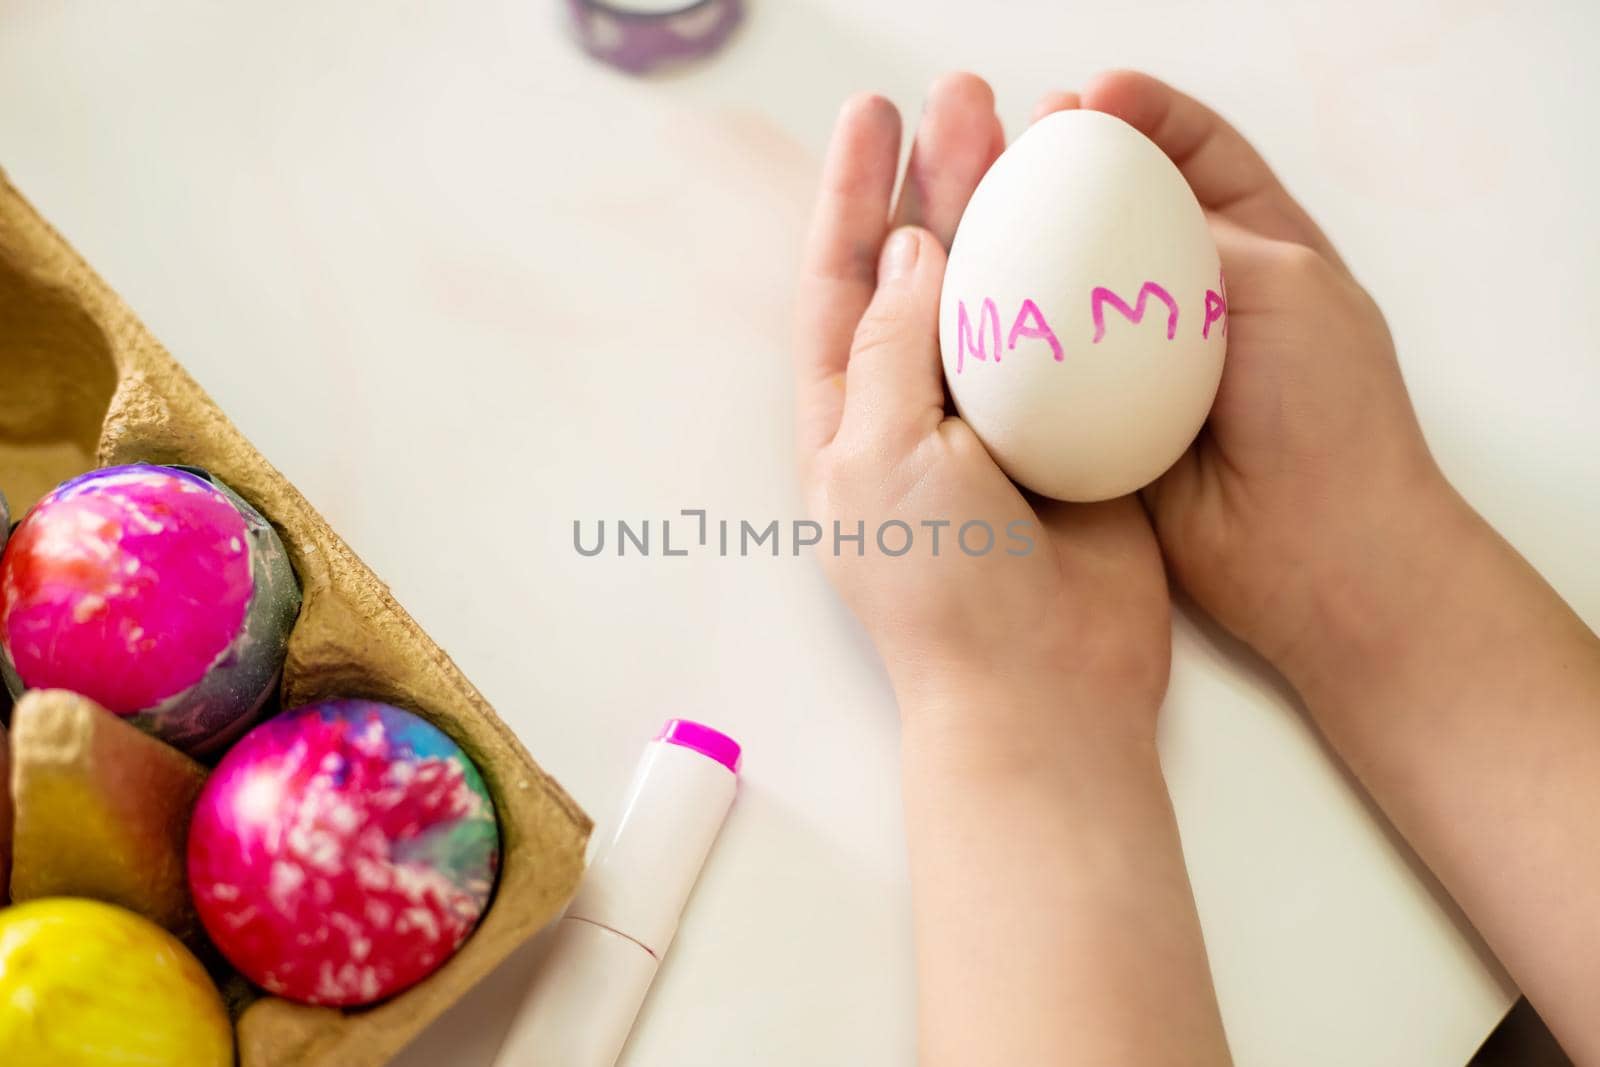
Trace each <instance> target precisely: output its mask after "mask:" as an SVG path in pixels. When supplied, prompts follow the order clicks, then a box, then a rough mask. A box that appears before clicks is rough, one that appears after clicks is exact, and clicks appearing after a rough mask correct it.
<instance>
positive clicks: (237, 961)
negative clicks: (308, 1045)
mask: <svg viewBox="0 0 1600 1067" xmlns="http://www.w3.org/2000/svg"><path fill="white" fill-rule="evenodd" d="M499 863H500V832H499V825H498V823H497V821H496V819H495V811H494V804H493V802H492V801H491V800H490V798H489V793H488V791H487V790H486V789H485V788H484V784H483V779H482V778H481V777H480V776H479V774H478V771H477V768H475V767H474V766H473V765H472V763H471V761H470V760H468V759H467V757H466V755H465V754H464V753H463V752H462V751H461V749H460V748H459V747H457V746H456V744H455V742H453V741H451V740H450V738H448V737H446V736H445V735H444V734H443V733H441V732H440V731H439V730H438V729H436V728H435V727H433V726H431V725H429V724H428V723H427V722H425V721H423V720H422V719H420V718H418V717H417V716H415V715H413V714H411V713H410V712H407V711H402V710H401V709H399V708H395V707H391V706H390V705H388V704H380V703H376V702H374V701H367V700H332V701H327V702H325V703H322V704H313V705H308V706H306V707H303V708H298V709H296V710H294V711H288V712H285V713H283V714H282V715H279V716H277V717H276V718H273V719H269V720H268V721H266V722H264V723H262V724H261V725H260V726H258V727H256V728H255V729H254V730H252V731H250V733H249V734H247V735H245V737H244V739H243V740H241V741H240V742H239V743H238V744H237V745H235V746H234V747H233V748H232V749H230V750H229V752H228V754H227V755H226V756H224V757H223V759H222V762H221V763H219V764H218V765H217V769H216V771H215V772H213V773H212V775H211V778H210V779H209V780H208V781H207V782H206V786H205V789H204V790H203V791H202V792H201V794H200V800H199V803H198V804H196V806H195V812H194V818H193V820H192V821H191V823H190V827H189V888H190V891H191V892H192V893H193V895H194V901H195V907H196V909H197V910H198V911H199V913H200V920H201V922H202V923H203V924H204V925H205V928H206V933H208V934H209V935H210V936H211V940H212V941H213V942H214V943H215V944H216V946H217V947H218V948H219V949H221V950H222V953H223V955H225V956H227V957H228V959H229V960H230V961H231V962H232V963H233V965H234V966H235V967H237V968H238V969H239V971H240V972H241V973H243V974H244V975H245V977H247V978H249V979H250V980H251V981H253V982H255V983H256V984H257V985H259V986H261V987H262V988H264V989H266V990H267V991H268V992H271V993H275V994H277V995H279V996H282V997H288V998H290V999H293V1000H300V1001H305V1002H308V1003H312V1004H330V1005H342V1006H349V1005H357V1004H370V1003H372V1002H373V1001H375V1000H381V999H383V998H385V997H388V996H392V995H393V994H395V993H398V992H400V991H401V990H403V989H406V988H407V987H409V986H411V985H413V984H414V983H416V982H418V981H420V980H421V979H423V978H425V977H426V976H427V975H429V974H431V973H432V972H433V971H434V970H435V969H436V968H438V967H439V966H440V965H442V964H443V963H444V962H445V961H446V960H447V959H449V958H450V956H451V954H452V953H454V952H455V950H456V949H457V948H459V947H460V946H461V943H462V942H463V941H465V940H466V938H467V935H468V934H470V933H471V932H472V930H473V928H474V927H475V926H476V925H477V922H478V919H479V918H480V917H481V916H482V914H483V912H484V909H485V908H486V907H487V906H488V902H489V894H490V891H491V889H492V888H493V886H494V879H495V874H496V872H497V871H498V869H499Z"/></svg>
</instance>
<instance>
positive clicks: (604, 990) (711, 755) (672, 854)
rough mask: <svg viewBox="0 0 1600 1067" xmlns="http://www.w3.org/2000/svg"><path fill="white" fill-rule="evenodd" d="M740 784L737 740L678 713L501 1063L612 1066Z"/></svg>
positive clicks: (536, 983) (567, 921)
mask: <svg viewBox="0 0 1600 1067" xmlns="http://www.w3.org/2000/svg"><path fill="white" fill-rule="evenodd" d="M738 781H739V745H738V742H736V741H734V740H733V739H732V738H731V737H728V736H727V735H726V734H722V733H719V732H717V731H716V730H713V729H712V728H711V727H709V726H702V725H700V724H699V723H697V722H690V721H689V720H687V719H673V720H672V721H670V722H668V723H667V725H666V726H665V727H663V728H662V730H661V734H660V736H658V737H657V738H656V739H655V740H654V741H652V742H651V743H650V744H649V745H648V746H646V748H645V753H644V758H643V759H642V760H641V761H640V763H639V769H638V770H637V771H635V772H634V776H633V784H632V785H631V786H630V787H629V788H628V796H627V799H626V800H625V801H624V802H623V805H622V820H621V822H620V823H619V824H618V826H617V829H616V832H615V833H614V834H613V835H612V837H611V841H610V843H609V844H607V845H606V846H605V848H604V850H603V851H602V852H601V853H600V856H599V857H598V858H597V859H596V860H595V862H594V863H593V864H591V865H590V867H589V872H588V874H587V875H585V876H584V880H583V885H582V886H580V887H579V889H578V895H577V896H576V897H574V898H573V901H572V904H571V905H570V906H569V907H568V908H567V913H566V915H565V916H564V917H563V918H562V920H561V922H560V924H559V925H558V926H557V927H556V929H555V931H554V932H553V934H552V941H551V945H550V952H549V955H547V956H546V957H545V959H544V962H543V964H542V965H541V967H540V969H539V973H538V975H537V976H536V977H535V978H534V980H533V985H532V986H531V987H530V988H529V990H528V996H527V999H526V1000H525V1001H524V1002H523V1004H522V1008H521V1010H520V1011H519V1012H518V1013H517V1017H516V1020H515V1021H514V1022H513V1023H512V1025H511V1031H510V1033H509V1034H508V1035H507V1037H506V1041H505V1044H504V1045H503V1046H502V1047H501V1049H500V1056H499V1058H498V1059H496V1060H495V1064H496V1067H613V1065H614V1064H615V1063H616V1061H617V1057H618V1056H619V1055H620V1054H621V1053H622V1046H623V1045H624V1044H626V1043H627V1040H628V1032H629V1031H630V1030H631V1029H632V1028H633V1020H634V1018H635V1017H636V1016H637V1015H638V1014H639V1008H640V1006H641V1005H642V1004H643V1003H644V998H645V994H646V993H647V992H648V991H649V989H650V982H651V980H652V979H654V978H655V974H656V968H657V967H658V966H659V965H660V962H661V957H662V956H664V955H666V952H667V946H668V945H670V944H671V943H672V935H673V934H674V933H675V932H676V931H677V928H678V917H679V916H680V915H681V914H682V913H683V908H684V905H685V904H686V903H688V900H689V894H690V893H691V892H692V891H693V889H694V883H695V881H696V879H697V878H699V876H700V868H701V867H702V866H703V865H704V864H705V860H706V856H707V855H708V854H709V853H710V852H711V846H712V844H713V843H714V842H715V841H716V839H717V833H718V832H719V831H720V830H721V829H722V823H723V820H724V819H725V818H726V817H727V814H728V808H729V807H730V806H731V805H732V804H733V795H734V792H735V790H736V788H737V786H738Z"/></svg>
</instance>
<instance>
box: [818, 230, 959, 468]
mask: <svg viewBox="0 0 1600 1067" xmlns="http://www.w3.org/2000/svg"><path fill="white" fill-rule="evenodd" d="M944 262H945V253H944V246H943V245H941V244H940V243H939V240H938V238H936V237H935V236H934V235H933V234H931V233H929V232H928V231H927V230H924V229H921V228H920V227H916V226H902V227H900V228H898V229H896V230H895V231H894V232H893V233H891V234H890V235H889V239H888V240H887V241H886V242H884V247H883V256H882V259H881V261H880V263H879V267H878V291H877V293H875V294H874V295H873V298H872V303H871V305H870V306H868V308H867V310H866V313H865V314H864V315H862V316H861V325H860V326H859V327H858V328H857V329H856V336H855V344H854V345H853V347H852V348H851V351H850V368H849V371H848V372H847V375H846V377H847V385H846V388H845V410H844V421H843V424H842V425H841V426H840V430H839V433H840V436H841V437H849V438H855V439H857V440H873V441H879V442H885V443H890V444H891V445H893V443H895V442H897V441H898V442H902V443H908V442H911V441H914V440H917V439H920V437H921V436H922V435H924V434H926V433H928V432H930V431H931V430H933V429H934V428H935V427H937V426H938V425H939V422H940V421H941V420H942V419H943V418H944V378H943V372H942V370H941V368H940V364H939V290H940V286H941V284H942V283H943V281H944Z"/></svg>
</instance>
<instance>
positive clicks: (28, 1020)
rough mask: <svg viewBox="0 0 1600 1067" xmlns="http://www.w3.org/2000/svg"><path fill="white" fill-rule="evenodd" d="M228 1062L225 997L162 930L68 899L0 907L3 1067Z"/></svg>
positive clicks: (222, 1066) (197, 1066) (218, 1066)
mask: <svg viewBox="0 0 1600 1067" xmlns="http://www.w3.org/2000/svg"><path fill="white" fill-rule="evenodd" d="M232 1063H233V1030H232V1028H231V1027H230V1026H229V1025H228V1013H227V1011H226V1009H225V1008H224V1007H223V1005H222V998H221V997H220V996H219V995H218V994H217V990H216V987H215V986H213V985H212V984H211V979H210V977H209V976H208V975H207V974H206V971H205V968H204V967H202V966H200V961H199V960H197V959H195V958H194V956H193V955H192V954H190V952H189V950H188V949H186V948H184V947H183V944H182V943H181V942H180V941H179V940H178V939H177V938H175V937H173V936H172V935H171V934H169V933H167V932H166V931H165V930H163V929H161V928H160V927H159V926H156V925H155V924H154V923H152V922H149V921H148V920H146V919H142V918H140V917H139V916H137V915H135V914H133V913H132V912H130V911H124V910H123V909H121V908H115V907H112V906H111V905H109V904H102V903H100V902H98V901H93V900H77V899H69V898H65V897H61V898H52V899H45V900H34V901H29V902H28V903H26V904H16V905H13V906H11V907H9V908H4V909H0V1064H6V1065H11V1064H16V1065H17V1067H23V1065H28V1067H35V1065H36V1067H46V1065H48V1067H152V1065H155V1064H173V1065H178V1064H182V1065H183V1067H230V1065H231V1064H232Z"/></svg>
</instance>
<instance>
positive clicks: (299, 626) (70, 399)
mask: <svg viewBox="0 0 1600 1067" xmlns="http://www.w3.org/2000/svg"><path fill="white" fill-rule="evenodd" d="M137 461H144V462H151V463H166V464H182V465H186V466H195V467H203V468H205V469H206V470H208V471H211V472H212V473H214V474H215V475H216V476H217V477H218V478H220V479H222V481H224V482H226V483H227V485H228V486H229V487H230V488H232V489H233V490H234V491H235V492H236V493H238V494H239V495H240V496H241V497H243V498H244V499H245V500H247V501H249V502H250V503H251V504H252V505H254V506H255V508H256V509H257V510H258V511H260V512H261V513H262V514H263V515H265V516H266V517H267V519H268V520H269V521H271V523H272V525H273V526H274V527H275V528H276V529H277V531H278V534H279V535H280V536H281V537H282V538H283V543H284V545H285V546H286V547H287V548H288V551H289V556H290V559H291V560H292V562H293V564H294V569H295V573H296V574H297V575H298V576H299V579H300V583H301V586H302V589H303V593H304V605H303V607H302V608H301V612H300V616H299V619H298V621H297V623H296V625H295V628H294V631H293V633H292V634H291V636H290V638H289V644H288V658H287V660H286V662H285V665H284V670H283V683H282V705H283V706H284V707H294V706H297V705H300V704H305V703H310V702H312V701H317V700H323V699H327V698H332V697H342V696H349V697H366V698H370V699H374V700H381V701H386V702H388V703H391V704H396V705H399V706H401V707H404V708H408V709H410V710H412V711H415V712H417V713H418V714H420V715H422V716H423V717H424V718H426V719H428V720H429V721H431V722H432V723H434V724H435V725H436V726H438V727H439V728H440V729H442V730H443V731H444V732H445V733H447V734H449V735H450V736H451V737H452V738H453V739H454V740H455V741H456V742H457V743H458V744H460V745H461V747H462V748H463V749H464V750H465V751H466V753H467V755H468V756H470V757H471V759H472V760H473V762H474V763H476V764H477V766H478V769H479V770H480V771H481V772H482V774H483V778H484V781H485V783H486V784H487V786H488V788H489V791H490V793H491V795H492V796H493V797H494V802H495V808H496V812H497V814H498V817H499V821H500V833H501V849H502V859H501V868H500V876H499V881H498V883H497V886H496V890H495V895H494V898H493V900H492V902H491V904H490V906H489V910H488V911H487V912H486V913H485V914H484V916H483V919H482V922H481V923H480V925H479V926H478V928H477V929H476V931H475V932H474V933H473V935H472V936H471V937H470V938H469V939H468V940H467V942H466V943H465V944H464V945H463V946H462V947H461V949H460V950H459V951H458V952H457V953H456V954H455V955H454V956H453V957H452V958H451V959H450V960H449V962H447V963H446V964H445V965H444V966H443V967H441V968H440V969H439V970H438V971H436V972H434V973H433V974H432V975H431V976H429V977H428V978H427V979H425V980H424V981H422V982H421V983H419V984H418V985H416V986H413V987H412V988H411V989H409V990H407V991H406V992H404V993H402V994H400V995H398V996H396V997H394V998H392V999H390V1000H387V1001H384V1002H382V1003H380V1004H377V1005H374V1006H372V1007H368V1008H362V1009H355V1010H338V1009H333V1008H326V1007H315V1006H310V1005H305V1004H297V1003H292V1002H290V1001H287V1000H282V999H279V998H276V997H271V996H266V995H262V996H261V997H260V998H259V999H256V1000H254V1001H253V1002H251V1003H250V1004H249V1005H248V1006H247V1007H245V1008H244V1010H243V1011H242V1013H241V1014H240V1015H239V1017H238V1018H237V1020H236V1032H237V1037H238V1048H239V1062H240V1063H241V1064H242V1065H243V1067H376V1065H378V1064H381V1063H384V1062H386V1061H387V1060H388V1059H390V1058H391V1057H392V1056H393V1055H394V1054H395V1053H396V1052H398V1051H399V1050H400V1048H401V1047H402V1046H404V1045H405V1044H406V1043H407V1042H408V1041H409V1040H410V1039H411V1038H412V1037H414V1036H415V1035H416V1034H417V1033H419V1032H420V1031H421V1030H422V1029H423V1028H424V1027H426V1026H427V1025H428V1023H429V1022H430V1021H432V1020H433V1019H435V1018H437V1017H438V1016H439V1015H440V1014H442V1013H443V1012H444V1011H445V1009H446V1008H448V1007H449V1006H450V1005H451V1004H452V1003H454V1002H455V1001H456V1000H457V999H459V998H460V997H461V996H462V994H464V993H465V992H466V991H467V990H468V989H469V988H471V987H472V986H473V984H474V983H476V982H478V981H479V980H480V979H482V978H483V977H484V976H485V975H487V974H488V973H489V972H490V971H491V970H493V969H494V968H495V966H496V965H498V964H499V963H500V962H501V961H502V960H504V959H505V958H506V957H507V956H508V955H510V954H511V952H512V951H513V950H514V949H516V948H517V946H518V945H520V944H522V943H523V942H525V941H527V940H528V939H529V938H531V937H532V936H533V935H534V934H535V933H536V932H537V931H538V930H539V929H540V927H542V926H544V925H545V923H546V922H548V921H549V920H550V919H551V918H553V917H554V916H555V914H556V913H557V912H558V911H559V910H560V909H561V908H562V906H564V905H565V903H566V902H567V900H568V898H569V897H570V896H571V895H572V893H573V891H574V890H575V889H576V888H577V884H578V880H579V877H580V875H581V873H582V870H583V858H584V847H585V845H586V843H587V840H588V836H589V831H590V829H591V823H590V820H589V818H588V816H586V815H585V814H584V812H583V811H582V810H581V809H580V808H579V807H578V806H577V804H575V803H574V802H573V801H572V799H571V798H570V797H568V796H567V794H566V793H565V792H564V791H563V790H562V789H561V787H560V786H559V785H558V784H557V783H556V782H555V781H554V780H553V779H552V778H550V776H549V775H547V774H545V773H544V772H543V771H542V770H540V769H539V766H538V764H536V763H535V762H534V761H533V759H532V758H531V757H530V756H529V755H528V753H527V751H526V750H525V749H524V748H523V747H522V744H521V743H520V742H519V741H518V740H517V738H516V735H515V734H513V733H512V732H511V730H510V728H509V727H507V726H506V724H505V723H503V722H501V721H500V719H499V718H498V717H497V716H496V715H495V713H494V710H493V709H492V708H490V707H489V705H488V704H487V703H486V702H485V701H484V699H483V697H482V696H481V695H480V694H479V693H478V691H477V690H476V689H474V688H473V687H472V684H471V683H470V682H468V681H467V679H466V678H465V677H464V676H463V675H462V673H461V671H460V669H458V668H457V667H456V665H455V664H454V663H452V662H451V660H450V658H449V657H448V656H447V655H445V653H444V652H443V651H442V650H440V648H439V646H438V645H436V644H434V642H433V641H432V640H430V639H429V638H428V636H427V634H425V633H423V631H422V629H421V628H420V627H418V626H417V624H416V623H415V622H414V621H413V620H412V619H411V617H410V616H409V615H407V614H406V613H405V611H404V610H403V609H402V608H401V607H400V606H399V605H398V604H397V603H395V601H394V598H393V597H392V596H391V595H390V593H389V590H388V588H387V587H386V586H385V585H384V584H383V582H381V581H380V580H379V579H378V578H377V577H376V576H375V575H374V574H373V573H372V572H371V571H370V570H368V569H367V567H366V565H365V564H363V563H362V562H361V560H360V559H358V558H357V557H356V556H355V554H354V553H353V552H351V550H350V548H349V547H348V546H347V545H346V544H345V543H344V542H343V541H342V540H340V539H339V537H338V535H337V534H335V533H334V532H333V530H332V529H331V528H329V526H328V524H327V522H325V521H324V520H323V518H322V517H321V516H320V515H318V514H317V512H316V511H315V510H314V509H313V508H312V507H311V505H310V504H308V503H307V502H306V500H305V498H304V497H302V496H301V495H300V493H299V492H298V491H296V490H295V488H294V487H293V486H292V485H290V484H289V482H288V481H287V480H286V479H285V478H284V477H283V475H281V474H280V473H278V471H276V470H275V469H273V467H272V465H271V464H269V463H268V462H267V461H266V460H265V459H263V458H262V456H261V454H260V453H258V452H257V451H256V450H255V449H254V448H253V447H251V445H250V443H249V442H248V441H246V440H245V438H244V436H243V435H242V434H241V433H240V432H239V431H238V430H237V429H236V428H235V427H234V426H233V424H232V423H230V422H229V421H228V419H227V417H226V416H225V415H224V414H223V413H222V411H221V410H220V409H218V407H217V406H216V404H214V403H213V402H212V401H211V399H210V398H209V397H208V396H207V395H206V394H205V392H204V391H203V390H202V389H201V388H200V387H199V385H197V384H196V383H195V381H194V379H193V378H191V377H190V376H189V374H188V373H187V372H186V371H184V369H183V368H182V367H181V366H179V365H178V363H177V362H176V361H175V360H174V359H173V358H172V357H171V356H170V355H169V354H168V353H167V352H166V350H165V349H163V348H162V347H161V345H160V344H159V343H158V342H157V341H156V340H155V338H153V337H152V336H151V335H150V333H149V331H147V330H146V329H145V327H144V326H143V325H142V324H141V323H140V322H139V320H138V319H137V318H135V317H134V315H133V313H132V311H130V310H129V308H128V307H127V306H126V305H125V304H124V303H123V302H122V300H121V299H120V298H119V297H118V296H117V295H116V294H115V293H114V292H112V291H111V289H110V288H109V287H108V286H107V285H106V284H105V282H104V281H102V280H101V279H100V278H99V277H98V276H97V275H96V274H95V273H94V271H92V270H91V269H90V268H89V267H88V265H87V264H85V263H84V261H83V259H82V258H81V257H80V256H79V255H78V254H77V253H76V252H75V251H73V249H72V248H71V246H69V245H68V244H67V242H66V241H65V240H63V239H62V238H61V236H60V235H59V234H58V233H56V232H55V230H53V229H52V228H51V227H50V225H49V224H48V223H46V222H45V221H44V220H43V219H42V218H40V216H39V214H38V213H37V212H36V211H35V210H34V209H33V208H32V206H31V205H30V204H28V202H27V201H26V200H24V199H23V197H22V196H21V195H20V194H19V193H18V192H17V191H16V189H15V188H14V187H12V185H11V184H10V182H9V181H8V180H7V179H6V177H5V175H4V173H3V172H0V486H3V487H4V490H5V492H6V493H7V495H8V496H9V498H10V509H11V514H12V516H13V517H14V518H20V517H21V515H22V513H23V512H24V511H26V509H27V508H28V507H30V506H31V505H32V504H33V503H34V502H35V501H36V500H37V499H38V498H39V497H41V496H42V495H44V494H45V493H46V492H48V491H49V490H50V489H52V488H53V487H54V486H55V485H57V484H58V483H60V482H61V481H64V480H65V479H67V478H69V477H71V476H73V475H75V474H79V473H82V472H83V471H86V470H89V469H92V468H94V467H101V466H107V465H111V464H121V463H132V462H137ZM3 710H4V709H3V708H0V711H3ZM3 810H4V809H3V807H0V812H3ZM0 837H3V835H0Z"/></svg>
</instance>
